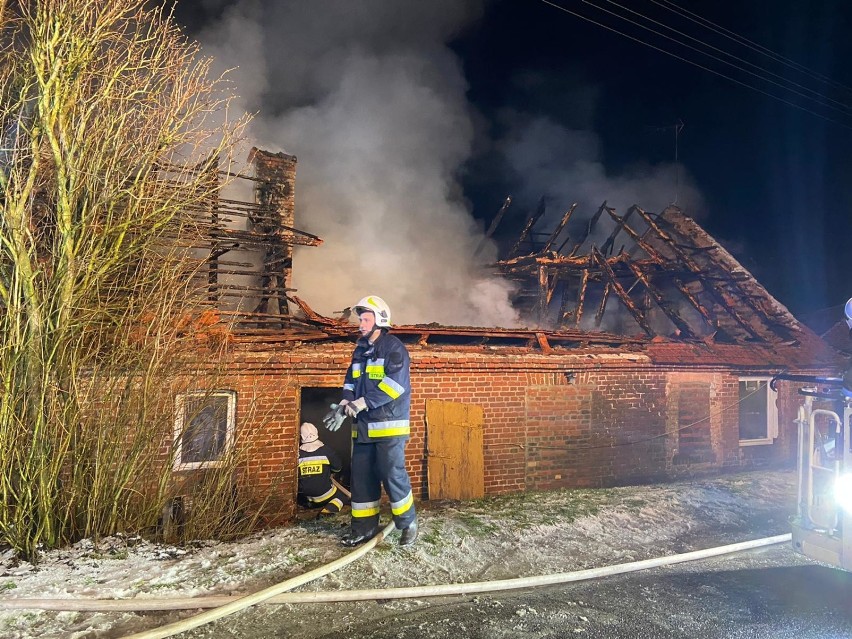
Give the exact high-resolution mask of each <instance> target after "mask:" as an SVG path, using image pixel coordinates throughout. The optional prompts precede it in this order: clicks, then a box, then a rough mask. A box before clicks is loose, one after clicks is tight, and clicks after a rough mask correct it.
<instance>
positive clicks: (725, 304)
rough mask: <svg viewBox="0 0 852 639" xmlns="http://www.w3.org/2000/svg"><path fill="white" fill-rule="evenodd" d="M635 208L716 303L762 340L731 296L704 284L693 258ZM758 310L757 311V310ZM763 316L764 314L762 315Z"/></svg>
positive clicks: (646, 215)
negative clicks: (699, 280)
mask: <svg viewBox="0 0 852 639" xmlns="http://www.w3.org/2000/svg"><path fill="white" fill-rule="evenodd" d="M633 208H635V209H636V211H637V212H638V213H639V216H640V217H641V218H642V219H643V220H645V222H646V223H647V224H648V226H649V227H651V228H652V229H654V232H655V233H656V234H657V236H658V237H659V238H660V239H661V240H662V241H663V242H665V244H666V245H667V246H668V247H669V248H670V249H671V250H672V251H673V252H674V254H675V256H676V257H677V258H678V259H679V261H680V262H681V263H682V264H684V265H685V266H686V267H687V268H688V269H689V270H690V271H691V272H692V273H694V274H695V276H696V277H698V278H699V279H701V281H702V284H703V288H704V291H706V292H707V294H708V295H709V296H710V297H712V298H713V299H714V301H716V303H717V304H719V305H720V306H721V307H722V308H723V309H725V311H726V312H727V313H728V314H729V315H730V316H731V317H733V318H734V320H736V322H737V323H738V324H739V325H740V326H741V327H742V328H743V329H744V330H745V331H746V332H747V333H748V334H749V335H751V336H752V337H753V338H756V339H760V338H761V336H760V335H759V334H758V332H757V331H756V330H755V329H754V328H753V327H752V326H751V324H750V323H749V321H748V320H747V319H746V318H745V317H744V316H743V315H742V313H740V312H739V311H738V310H737V308H736V307H735V306H734V304H735V302H734V300H732V299H731V298H730V297H729V296H727V295H724V294H723V293H722V291H721V290H720V288H719V287H718V286H713V285H712V284H711V285H707V284H704V274H703V272H702V270H701V267H700V266H698V264H696V263H695V262H694V261H693V260H692V258H690V257H689V256H688V255H686V253H684V252H683V251H682V250H681V249H680V248H679V247H678V246H677V243H676V242H675V241H674V239H673V238H672V237H671V236H670V235H669V234H668V233H666V232H665V231H664V230H663V229H662V228H660V226H659V225H658V224H657V223H656V222H655V221H654V219H653V218H652V217H651V216H650V215H648V214H647V213H646V212H645V211H643V210H642V209H640V208H639V207H638V206H634V207H633ZM755 310H757V309H755ZM761 314H762V313H761Z"/></svg>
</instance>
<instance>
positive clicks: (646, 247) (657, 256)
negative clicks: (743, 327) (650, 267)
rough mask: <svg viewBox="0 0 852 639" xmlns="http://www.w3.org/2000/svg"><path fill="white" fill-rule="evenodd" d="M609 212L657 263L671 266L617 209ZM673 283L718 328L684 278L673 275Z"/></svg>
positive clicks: (705, 318)
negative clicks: (617, 212) (626, 221)
mask: <svg viewBox="0 0 852 639" xmlns="http://www.w3.org/2000/svg"><path fill="white" fill-rule="evenodd" d="M607 212H608V213H609V214H610V217H612V219H613V220H614V221H615V223H616V224H618V225H619V226H620V227H621V228H623V229H624V232H625V233H627V234H628V235H629V236H630V238H631V239H632V240H633V241H634V242H636V244H637V245H638V246H639V248H641V249H642V250H643V251H645V253H647V254H648V256H649V257H650V258H651V260H652V261H653V262H654V263H655V264H658V265H659V266H661V267H663V268H667V267H669V268H670V267H671V264H672V263H671V261H670V260H668V259H667V258H666V257H665V256H663V254H662V253H660V252H659V251H657V250H656V249H655V248H654V247H653V246H651V244H649V243H648V241H647V239H646V237H645V236H641V235H639V233H637V232H636V231H635V230H633V229H632V228H631V227H630V226H629V225H628V224H626V223H625V222H624V220H623V219H622V218H621V217H619V216H618V214H616V213H615V211H611V210H610V209H607ZM649 230H650V228H649ZM675 268H678V269H680V270H682V267H680V266H679V265H677V264H676V263H675ZM689 274H690V275H692V274H693V272H692V271H689ZM672 284H674V286H675V287H676V288H677V290H678V291H679V292H680V293H681V295H683V296H684V297H685V298H686V299H687V301H688V302H689V303H690V304H691V305H692V306H693V307H694V308H695V310H696V311H698V313H699V314H700V315H701V317H702V318H704V321H705V322H707V324H708V325H709V326H711V327H712V328H713V329H714V330H715V329H718V327H717V326H716V322H715V319H714V318H713V315H712V314H711V313H710V311H709V310H708V309H707V308H706V307H705V306H704V304H702V303H701V301H700V300H699V299H698V297H697V296H696V295H695V294H694V293H693V292H692V291H690V290H689V288H688V287H687V286H686V284H685V283H684V282H683V279H682V278H680V277H677V276H673V277H672Z"/></svg>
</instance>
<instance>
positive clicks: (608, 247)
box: [601, 206, 636, 255]
mask: <svg viewBox="0 0 852 639" xmlns="http://www.w3.org/2000/svg"><path fill="white" fill-rule="evenodd" d="M635 209H636V207H635V206H631V207H630V208H629V209H627V213H625V214H624V217H618V214H617V213H616V212H615V209H611V208H609V207H607V209H606V212H607V213H609V214H610V216H611V217H613V218H615V219H618V220H620V223H619V224H616V226H615V229H613V231H612V233H610V234H609V237H608V238H606V242H604V244H603V246H602V247H601V253H602V254H603V255H608V254H610V253H612V245H613V244H615V238H616V237H618V234H619V233H621V231H622V230H623V229H624V225H625V224H627V220H628V219H630V216H631V215H633V211H634V210H635Z"/></svg>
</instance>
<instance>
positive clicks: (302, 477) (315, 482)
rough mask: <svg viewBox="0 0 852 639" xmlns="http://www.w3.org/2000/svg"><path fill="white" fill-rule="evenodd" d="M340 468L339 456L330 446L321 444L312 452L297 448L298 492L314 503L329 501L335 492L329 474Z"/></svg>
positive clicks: (341, 466) (338, 470) (341, 465)
mask: <svg viewBox="0 0 852 639" xmlns="http://www.w3.org/2000/svg"><path fill="white" fill-rule="evenodd" d="M342 468H343V464H342V463H341V461H340V456H339V455H338V454H337V453H336V452H335V451H334V449H333V448H331V447H330V446H326V445H325V444H323V445H322V446H320V447H319V448H317V449H316V450H313V451H307V450H304V449H302V448H299V492H300V493H301V494H303V495H304V496H305V497H307V498H308V499H309V500H310V501H314V502H322V501H324V500H326V499H329V498H330V497H331V496H332V495H334V493H335V491H336V490H337V489H336V488H335V487H334V484H332V483H331V474H332V473H338V472H340V470H341V469H342Z"/></svg>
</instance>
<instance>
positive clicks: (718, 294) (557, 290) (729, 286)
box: [495, 201, 797, 343]
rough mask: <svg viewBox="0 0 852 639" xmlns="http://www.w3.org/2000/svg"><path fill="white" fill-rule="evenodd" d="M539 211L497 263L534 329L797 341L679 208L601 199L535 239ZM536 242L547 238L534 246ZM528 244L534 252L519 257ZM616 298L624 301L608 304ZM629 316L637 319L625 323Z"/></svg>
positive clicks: (762, 295) (785, 320) (763, 296)
mask: <svg viewBox="0 0 852 639" xmlns="http://www.w3.org/2000/svg"><path fill="white" fill-rule="evenodd" d="M542 207H543V203H542V202H541V201H540V202H539V208H538V209H537V211H536V213H535V214H533V215H532V216H530V218H529V220H528V221H527V225H526V227H525V228H524V230H523V232H522V233H521V236H520V237H519V238H518V240H517V242H516V243H515V245H514V247H513V249H512V252H510V253H508V254H507V255H506V259H503V260H500V261H498V262H497V263H496V265H495V267H496V268H497V270H498V272H500V273H502V274H503V275H504V276H506V277H508V278H511V279H513V280H515V281H517V282H519V283H520V290H519V291H518V293H517V294H516V296H515V299H514V303H515V304H516V306H517V307H518V308H519V310H521V312H522V313H524V314H525V316H526V317H527V318H529V319H530V320H532V321H535V322H536V323H537V325H538V326H554V327H558V328H559V329H561V330H564V329H567V328H568V327H571V328H573V329H575V330H579V331H583V330H586V331H591V332H595V333H597V332H599V331H600V329H601V327H602V326H604V325H606V326H618V327H621V328H620V329H619V330H621V331H624V330H630V327H631V326H636V325H638V326H639V327H641V329H642V331H644V333H645V334H647V335H648V336H651V337H656V336H664V337H668V338H671V337H676V338H678V339H682V340H694V341H702V342H706V343H709V342H711V341H716V342H724V343H753V342H765V343H776V342H781V341H784V340H789V339H796V335H797V333H796V332H795V331H796V329H795V327H794V326H793V324H791V321H794V318H791V317H788V315H789V314H785V312H784V309H783V308H781V310H780V311H779V310H777V309H778V308H779V306H780V305H778V304H777V303H773V302H774V300H772V298H771V297H770V296H769V295H768V293H766V291H765V290H764V289H763V288H762V287H760V285H759V284H758V283H757V282H755V281H754V278H753V277H752V276H751V275H750V274H749V273H748V272H747V271H745V269H743V268H742V266H740V265H739V264H738V263H737V262H736V260H735V259H734V258H733V257H732V256H731V255H729V254H728V253H727V252H726V251H725V250H724V248H722V247H721V246H720V245H718V244H717V243H716V242H715V240H713V238H712V237H710V236H709V235H708V234H707V233H706V232H705V231H703V229H701V228H700V227H699V226H698V225H697V224H695V222H694V221H693V220H692V219H690V218H688V217H686V216H685V215H683V214H682V213H681V212H680V211H679V210H678V209H676V208H674V207H670V208H669V209H666V211H664V212H663V213H662V214H660V215H653V214H649V213H648V212H646V211H645V210H643V209H642V208H641V207H639V206H637V205H634V206H632V207H630V208H629V209H627V211H626V212H625V213H624V214H623V215H619V214H618V213H617V212H616V210H615V209H614V208H613V207H610V206H608V205H607V202H606V201H604V203H603V204H601V206H600V207H598V208H597V209H595V210H593V211H592V212H591V215H590V216H588V217H586V216H584V217H583V218H582V219H577V218H578V217H580V216H581V215H582V213H581V207H579V206H577V205H572V206H571V207H570V208H569V209H568V210H567V211H566V212H565V213H563V215H562V216H561V218H560V219H558V220H556V224H555V225H554V226H553V228H552V229H551V231H550V232H549V233H547V234H544V233H538V234H534V233H533V232H532V229H533V226H534V225H535V224H536V223H537V222H539V219H540V218H541V217H542V216H543V210H542ZM539 213H540V214H541V215H539ZM604 222H606V224H607V226H606V228H605V229H603V228H601V227H602V224H603V223H604ZM611 225H613V226H611ZM533 235H538V236H541V237H543V238H544V240H542V241H540V242H539V243H537V244H536V243H534V242H532V239H531V238H532V236H533ZM594 238H606V239H605V240H603V243H602V244H596V243H595V240H594ZM524 243H526V246H529V245H530V244H533V249H535V250H531V251H529V252H524V251H520V247H521V246H522V245H524ZM619 244H625V246H626V247H627V248H626V249H625V246H622V247H621V248H620V249H619V246H618V245H619ZM616 251H617V254H615V253H616ZM521 253H524V254H521ZM610 296H615V297H617V298H618V300H619V303H618V304H610V305H608V304H607V302H608V300H609V298H610ZM589 308H594V309H595V312H594V313H591V314H590V313H587V312H586V310H587V309H589ZM619 314H620V315H621V318H619V317H618V316H619ZM589 315H592V317H590V316H589ZM628 315H629V316H630V318H632V320H633V321H632V322H628V323H624V321H623V319H624V318H627V316H628ZM605 317H606V318H608V320H607V321H606V322H604V319H605ZM609 319H612V320H613V321H609Z"/></svg>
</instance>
